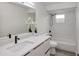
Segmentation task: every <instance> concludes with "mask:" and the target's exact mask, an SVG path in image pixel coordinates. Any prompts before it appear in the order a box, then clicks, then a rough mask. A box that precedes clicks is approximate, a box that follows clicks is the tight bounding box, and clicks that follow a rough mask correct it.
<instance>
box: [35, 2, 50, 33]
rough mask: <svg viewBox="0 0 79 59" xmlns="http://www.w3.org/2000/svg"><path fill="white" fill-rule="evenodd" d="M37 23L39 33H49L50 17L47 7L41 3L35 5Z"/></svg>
mask: <svg viewBox="0 0 79 59" xmlns="http://www.w3.org/2000/svg"><path fill="white" fill-rule="evenodd" d="M35 7H36V22H37V29H38V33H47V32H48V31H49V17H50V15H49V14H48V13H47V11H46V9H45V7H44V6H43V5H41V4H40V3H35Z"/></svg>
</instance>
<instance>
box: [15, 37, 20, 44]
mask: <svg viewBox="0 0 79 59" xmlns="http://www.w3.org/2000/svg"><path fill="white" fill-rule="evenodd" d="M17 40H20V38H18V37H17V36H15V44H17Z"/></svg>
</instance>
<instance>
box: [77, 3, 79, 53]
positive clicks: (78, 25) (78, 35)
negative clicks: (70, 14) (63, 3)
mask: <svg viewBox="0 0 79 59" xmlns="http://www.w3.org/2000/svg"><path fill="white" fill-rule="evenodd" d="M76 27H77V32H76V33H77V53H78V54H79V3H77V8H76Z"/></svg>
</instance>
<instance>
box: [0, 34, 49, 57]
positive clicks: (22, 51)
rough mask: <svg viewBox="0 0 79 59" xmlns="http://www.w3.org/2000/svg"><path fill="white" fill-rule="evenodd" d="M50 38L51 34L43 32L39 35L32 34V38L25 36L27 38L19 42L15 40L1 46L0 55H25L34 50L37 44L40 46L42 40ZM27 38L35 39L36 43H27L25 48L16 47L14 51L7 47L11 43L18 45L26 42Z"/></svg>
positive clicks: (29, 39) (28, 39)
mask: <svg viewBox="0 0 79 59" xmlns="http://www.w3.org/2000/svg"><path fill="white" fill-rule="evenodd" d="M48 38H50V36H48V35H44V34H42V35H39V36H32V37H30V38H25V39H22V40H19V41H18V43H17V44H15V43H14V42H12V43H9V44H7V45H4V46H2V47H0V56H22V55H25V54H26V53H28V52H30V51H31V50H33V48H35V47H36V46H38V45H39V44H41V43H42V42H44V41H45V40H47V39H48ZM26 40H27V41H33V42H34V43H33V44H27V45H25V46H24V47H23V48H20V49H18V50H17V49H15V48H14V49H15V50H14V51H13V50H12V51H11V50H10V49H6V48H7V47H9V46H11V45H15V46H16V45H17V46H18V45H19V43H20V42H25V41H26ZM21 47H22V46H21Z"/></svg>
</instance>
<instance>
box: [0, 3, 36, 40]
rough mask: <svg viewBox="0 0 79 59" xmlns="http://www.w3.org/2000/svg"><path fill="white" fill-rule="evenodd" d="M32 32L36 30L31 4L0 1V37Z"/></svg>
mask: <svg viewBox="0 0 79 59" xmlns="http://www.w3.org/2000/svg"><path fill="white" fill-rule="evenodd" d="M27 4H28V5H27ZM30 6H31V7H30ZM33 32H37V28H36V23H35V9H34V5H33V4H29V3H28V2H14V3H13V2H0V37H6V36H8V35H9V34H11V35H16V34H22V33H33ZM0 39H1V38H0Z"/></svg>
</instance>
